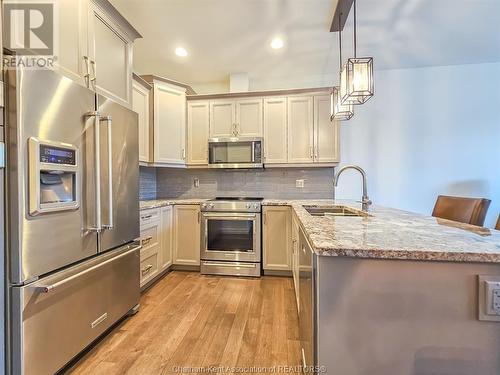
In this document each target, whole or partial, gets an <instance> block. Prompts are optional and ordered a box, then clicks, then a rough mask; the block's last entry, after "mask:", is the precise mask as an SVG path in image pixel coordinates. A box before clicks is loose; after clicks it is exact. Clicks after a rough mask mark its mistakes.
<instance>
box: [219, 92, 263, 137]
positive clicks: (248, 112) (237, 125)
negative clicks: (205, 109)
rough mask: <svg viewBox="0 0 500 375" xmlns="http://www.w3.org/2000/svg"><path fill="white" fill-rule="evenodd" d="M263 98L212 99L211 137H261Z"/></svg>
mask: <svg viewBox="0 0 500 375" xmlns="http://www.w3.org/2000/svg"><path fill="white" fill-rule="evenodd" d="M262 122H263V117H262V98H250V99H241V100H234V99H231V100H212V101H211V102H210V137H212V138H227V137H261V136H262Z"/></svg>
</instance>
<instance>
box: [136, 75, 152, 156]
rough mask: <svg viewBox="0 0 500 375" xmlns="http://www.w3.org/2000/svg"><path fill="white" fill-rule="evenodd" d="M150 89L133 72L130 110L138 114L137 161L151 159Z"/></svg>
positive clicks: (147, 84) (149, 86)
mask: <svg viewBox="0 0 500 375" xmlns="http://www.w3.org/2000/svg"><path fill="white" fill-rule="evenodd" d="M151 89H152V87H151V85H149V83H147V82H146V81H145V80H143V79H142V78H141V77H139V76H137V75H136V74H134V80H133V82H132V110H134V111H135V112H137V114H138V115H139V124H138V125H139V161H140V162H143V163H148V162H150V161H151V157H150V147H149V145H150V132H149V127H150V122H149V117H150V116H149V111H150V103H149V96H150V92H151Z"/></svg>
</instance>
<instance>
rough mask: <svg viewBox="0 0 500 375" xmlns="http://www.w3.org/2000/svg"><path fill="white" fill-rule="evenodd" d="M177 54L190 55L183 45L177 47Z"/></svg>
mask: <svg viewBox="0 0 500 375" xmlns="http://www.w3.org/2000/svg"><path fill="white" fill-rule="evenodd" d="M175 54H176V55H177V56H181V57H186V56H187V55H188V51H186V49H185V48H183V47H177V48H176V49H175Z"/></svg>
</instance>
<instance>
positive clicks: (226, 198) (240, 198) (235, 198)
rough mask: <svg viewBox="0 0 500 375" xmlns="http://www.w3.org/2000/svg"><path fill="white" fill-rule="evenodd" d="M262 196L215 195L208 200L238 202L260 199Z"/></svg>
mask: <svg viewBox="0 0 500 375" xmlns="http://www.w3.org/2000/svg"><path fill="white" fill-rule="evenodd" d="M262 200H264V198H256V197H216V198H214V199H210V200H209V202H215V201H238V202H246V201H262Z"/></svg>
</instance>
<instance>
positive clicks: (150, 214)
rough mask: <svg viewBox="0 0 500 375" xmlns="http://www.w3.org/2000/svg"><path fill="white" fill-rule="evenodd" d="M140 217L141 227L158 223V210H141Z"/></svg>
mask: <svg viewBox="0 0 500 375" xmlns="http://www.w3.org/2000/svg"><path fill="white" fill-rule="evenodd" d="M140 217H141V227H142V226H146V225H149V224H151V223H156V222H158V223H159V222H160V209H159V208H152V209H149V210H143V211H141V212H140Z"/></svg>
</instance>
